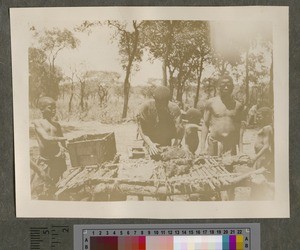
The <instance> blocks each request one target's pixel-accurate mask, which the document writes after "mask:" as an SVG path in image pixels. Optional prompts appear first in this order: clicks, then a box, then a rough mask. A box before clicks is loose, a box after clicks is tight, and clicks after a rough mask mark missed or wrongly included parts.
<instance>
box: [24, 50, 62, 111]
mask: <svg viewBox="0 0 300 250" xmlns="http://www.w3.org/2000/svg"><path fill="white" fill-rule="evenodd" d="M28 61H29V101H30V104H31V105H32V106H36V105H37V102H38V99H39V98H40V97H41V96H50V95H49V91H50V89H51V88H50V86H49V84H48V83H49V81H50V79H49V64H48V63H47V55H46V54H45V53H44V51H43V50H41V49H38V48H35V47H29V49H28ZM54 69H55V72H54V75H53V76H52V79H51V81H52V82H54V83H55V84H57V86H58V84H59V82H60V81H61V80H62V79H63V75H62V72H61V69H60V68H59V67H55V68H54ZM49 88H50V89H49Z"/></svg>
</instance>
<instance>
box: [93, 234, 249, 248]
mask: <svg viewBox="0 0 300 250" xmlns="http://www.w3.org/2000/svg"><path fill="white" fill-rule="evenodd" d="M90 239H91V241H90V249H91V250H244V238H243V235H197V236H192V235H189V236H97V237H91V238H90Z"/></svg>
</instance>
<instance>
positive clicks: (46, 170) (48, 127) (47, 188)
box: [33, 97, 67, 199]
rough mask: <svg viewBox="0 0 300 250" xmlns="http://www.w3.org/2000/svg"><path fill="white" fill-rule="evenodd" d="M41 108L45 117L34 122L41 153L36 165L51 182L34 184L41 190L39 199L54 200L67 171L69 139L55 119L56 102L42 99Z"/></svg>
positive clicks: (50, 99) (36, 180)
mask: <svg viewBox="0 0 300 250" xmlns="http://www.w3.org/2000/svg"><path fill="white" fill-rule="evenodd" d="M39 108H40V110H41V113H42V116H43V117H42V118H40V119H37V120H35V121H34V122H33V124H34V128H35V133H36V136H37V141H38V144H39V151H40V155H39V158H38V160H37V163H36V164H37V167H38V168H39V171H38V172H41V173H43V175H44V176H45V177H47V179H48V180H49V181H48V182H47V181H45V178H44V179H42V180H41V179H39V178H35V181H34V182H35V184H36V186H37V188H38V189H39V192H38V194H37V195H38V198H41V199H52V198H53V194H54V193H53V192H54V190H55V185H56V183H57V182H58V181H59V179H60V178H61V177H62V174H63V173H64V171H65V170H66V169H67V166H66V161H65V154H64V150H65V147H66V145H65V142H66V140H67V139H66V138H65V137H64V136H63V133H62V129H61V126H60V124H59V123H58V122H57V121H55V119H54V117H55V114H56V103H55V101H54V100H53V99H52V98H50V97H42V98H41V99H40V100H39ZM35 177H38V175H35Z"/></svg>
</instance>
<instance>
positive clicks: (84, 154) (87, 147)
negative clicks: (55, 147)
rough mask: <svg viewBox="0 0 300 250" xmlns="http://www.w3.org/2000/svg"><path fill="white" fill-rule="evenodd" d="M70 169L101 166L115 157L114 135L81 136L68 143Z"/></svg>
mask: <svg viewBox="0 0 300 250" xmlns="http://www.w3.org/2000/svg"><path fill="white" fill-rule="evenodd" d="M68 150H69V154H70V160H71V165H72V167H83V166H90V165H96V164H101V163H103V162H106V161H110V160H113V158H114V156H115V155H116V152H117V149H116V140H115V134H114V133H105V134H96V135H83V136H80V137H78V138H75V139H73V140H71V141H69V143H68Z"/></svg>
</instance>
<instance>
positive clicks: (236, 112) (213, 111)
mask: <svg viewBox="0 0 300 250" xmlns="http://www.w3.org/2000/svg"><path fill="white" fill-rule="evenodd" d="M233 88H234V85H233V80H232V78H231V77H230V76H229V75H223V76H222V77H220V79H219V80H218V92H219V94H218V95H217V96H216V97H213V98H211V99H209V100H208V101H207V103H206V107H205V111H204V117H203V119H204V121H203V126H202V134H201V152H202V153H204V152H205V145H206V140H207V145H208V150H207V153H208V154H209V155H222V154H225V153H228V152H229V153H230V154H231V155H235V154H236V153H237V145H241V142H242V140H241V139H242V138H241V136H240V129H241V119H242V111H243V107H242V104H241V103H240V102H238V101H236V100H234V99H233V97H232V91H233Z"/></svg>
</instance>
